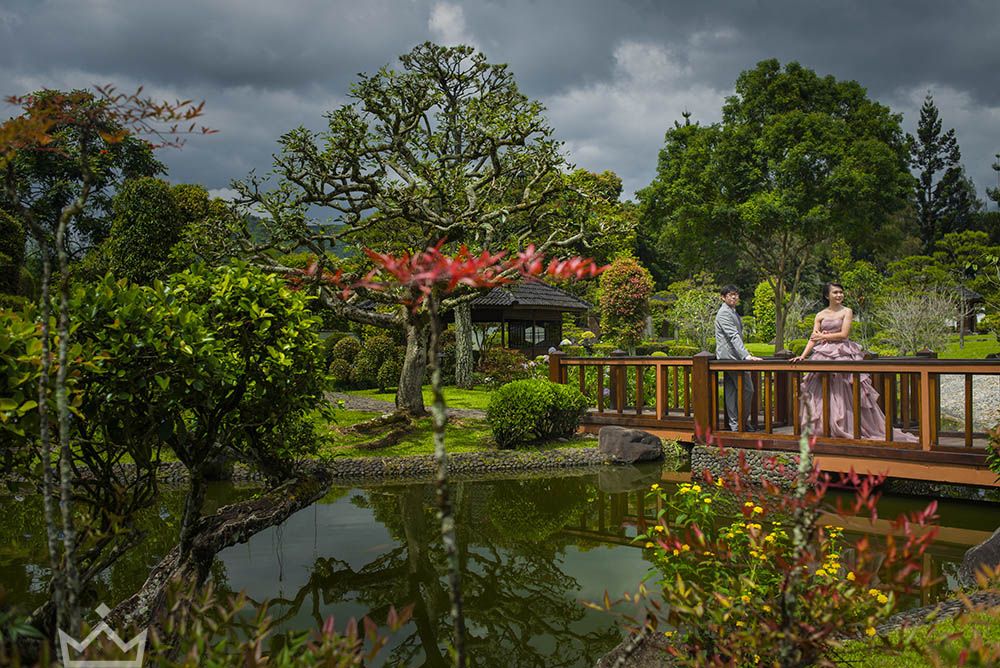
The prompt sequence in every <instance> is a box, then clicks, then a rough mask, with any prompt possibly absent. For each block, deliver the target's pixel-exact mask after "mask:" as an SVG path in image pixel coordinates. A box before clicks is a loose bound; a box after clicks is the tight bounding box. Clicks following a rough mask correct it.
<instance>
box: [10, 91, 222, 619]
mask: <svg viewBox="0 0 1000 668" xmlns="http://www.w3.org/2000/svg"><path fill="white" fill-rule="evenodd" d="M141 92H142V89H141V88H140V89H139V90H138V91H136V93H134V94H131V95H124V94H120V93H116V92H115V91H114V89H113V88H111V87H107V88H97V92H96V93H95V92H91V91H86V90H78V91H72V92H69V93H65V92H61V91H52V90H45V91H40V92H36V93H34V94H32V95H27V96H23V97H12V98H8V101H9V102H10V103H12V104H15V105H17V106H19V107H21V114H20V115H18V116H15V117H12V118H10V119H8V120H7V121H5V122H4V123H2V124H0V173H2V193H3V195H2V207H3V208H4V209H5V210H7V211H8V212H10V213H11V214H12V215H13V216H15V217H16V218H18V219H19V220H20V221H21V222H22V223H23V224H24V226H25V227H26V228H27V231H28V233H29V234H30V235H31V237H32V239H33V241H34V243H35V244H36V245H37V247H38V248H39V251H40V255H41V261H42V262H41V264H42V276H41V280H40V299H39V314H40V317H39V323H40V334H41V351H40V355H41V362H40V369H39V372H38V382H37V388H38V401H37V406H38V423H39V429H38V439H37V444H36V445H37V457H38V459H39V462H40V468H41V470H42V482H41V491H42V495H43V496H42V498H43V509H44V518H45V528H46V533H47V538H48V540H47V546H48V551H49V559H50V562H51V565H52V570H53V574H54V577H53V587H52V589H53V598H54V600H55V607H56V612H57V616H58V621H59V627H60V628H62V629H64V630H66V631H67V632H69V633H71V634H76V633H77V632H78V631H79V626H80V600H79V596H80V591H81V572H80V570H79V568H78V566H79V562H78V560H77V544H78V535H77V531H76V519H75V513H74V510H73V495H74V489H73V478H74V472H73V463H72V462H73V456H74V452H73V443H71V431H72V419H71V411H70V397H69V381H68V374H69V367H70V343H71V335H72V327H71V314H70V308H69V301H70V260H71V256H72V250H73V243H72V242H73V238H74V234H73V232H74V231H77V230H78V231H79V232H80V235H86V234H88V224H87V223H88V221H89V220H90V218H89V216H88V211H89V210H90V206H91V204H92V203H93V201H94V200H93V198H97V197H99V196H100V195H101V193H103V192H105V190H106V189H107V188H108V186H109V184H110V183H113V182H114V181H115V179H116V178H119V177H121V176H122V175H123V173H124V172H127V171H128V170H127V169H126V167H125V165H127V164H130V163H128V161H125V162H123V161H122V160H121V156H122V155H124V153H122V151H124V152H125V153H129V152H130V151H132V150H133V149H134V150H135V151H137V152H138V154H139V155H145V156H146V157H147V158H148V160H152V158H151V149H152V148H154V146H153V144H151V143H149V142H148V141H147V140H145V139H141V138H139V137H137V135H147V136H152V137H153V138H154V139H159V140H160V141H161V144H160V145H174V146H177V145H180V143H182V141H181V140H179V139H178V134H179V133H183V132H185V131H184V130H179V129H178V127H179V126H178V123H181V122H184V123H185V124H186V123H187V122H188V121H190V120H192V119H194V118H197V117H198V116H200V115H201V113H202V107H203V105H202V104H198V105H192V104H191V103H190V101H189V100H187V101H183V102H182V101H178V102H176V103H174V104H171V103H160V102H156V101H153V100H152V99H150V98H148V97H145V96H142V94H141ZM162 123H167V124H172V125H168V126H167V127H164V126H163V125H162ZM195 127H196V126H195V125H191V126H190V128H189V129H188V131H189V132H193V131H195ZM201 131H202V132H206V133H207V132H211V130H209V129H207V128H201ZM53 275H54V276H55V277H56V278H57V279H58V280H57V282H56V285H55V286H56V290H55V294H54V295H53V294H52V291H51V287H52V286H51V282H52V278H53ZM53 321H54V322H55V325H56V329H55V332H52V331H51V323H52V322H53ZM53 345H55V346H56V352H55V354H54V355H53V354H51V351H52V346H53ZM74 354H75V353H74ZM53 372H54V373H53ZM52 406H54V408H55V411H54V414H53V413H52V412H50V408H51V407H52ZM53 430H54V431H55V434H53ZM54 446H55V447H54Z"/></svg>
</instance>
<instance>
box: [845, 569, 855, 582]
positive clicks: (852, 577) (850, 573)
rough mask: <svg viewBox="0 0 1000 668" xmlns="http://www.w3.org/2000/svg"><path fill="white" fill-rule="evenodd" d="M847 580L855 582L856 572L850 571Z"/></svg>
mask: <svg viewBox="0 0 1000 668" xmlns="http://www.w3.org/2000/svg"><path fill="white" fill-rule="evenodd" d="M847 579H848V580H850V581H851V582H854V579H855V576H854V571H848V572H847Z"/></svg>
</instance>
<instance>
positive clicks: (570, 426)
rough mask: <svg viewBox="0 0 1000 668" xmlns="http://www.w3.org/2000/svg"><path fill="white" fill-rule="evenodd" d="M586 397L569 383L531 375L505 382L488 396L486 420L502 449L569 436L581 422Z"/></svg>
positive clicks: (585, 407) (585, 405)
mask: <svg viewBox="0 0 1000 668" xmlns="http://www.w3.org/2000/svg"><path fill="white" fill-rule="evenodd" d="M586 409H587V399H586V397H584V396H583V395H582V394H581V393H580V391H579V390H577V389H576V388H574V387H570V386H568V385H561V384H559V383H552V382H549V381H547V380H542V379H538V378H532V379H528V380H517V381H514V382H513V383H507V384H506V385H504V386H502V387H500V388H499V389H498V390H496V391H495V392H494V393H493V395H492V396H491V397H490V403H489V406H488V407H487V408H486V419H487V421H488V422H489V423H490V428H491V429H492V430H493V439H494V440H495V441H496V443H497V446H498V447H501V448H513V447H516V446H518V445H521V444H524V443H530V442H531V441H537V440H540V439H548V438H557V437H563V436H569V435H571V434H572V433H573V432H575V431H576V428H577V427H578V426H579V425H580V418H581V417H582V416H583V413H584V411H585V410H586Z"/></svg>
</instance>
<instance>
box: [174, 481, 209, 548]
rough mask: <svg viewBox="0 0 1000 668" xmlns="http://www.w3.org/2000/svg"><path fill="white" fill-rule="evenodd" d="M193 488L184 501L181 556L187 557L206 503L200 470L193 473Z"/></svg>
mask: <svg viewBox="0 0 1000 668" xmlns="http://www.w3.org/2000/svg"><path fill="white" fill-rule="evenodd" d="M190 484H191V488H190V489H189V490H188V495H187V497H185V499H184V515H183V516H182V517H181V536H180V556H181V557H182V558H184V557H187V556H188V554H189V553H190V551H191V544H192V541H193V540H194V536H195V527H196V526H197V524H198V520H199V519H200V518H201V508H202V505H203V504H204V502H205V482H204V479H203V474H202V472H201V470H200V469H195V470H193V471H191V483H190Z"/></svg>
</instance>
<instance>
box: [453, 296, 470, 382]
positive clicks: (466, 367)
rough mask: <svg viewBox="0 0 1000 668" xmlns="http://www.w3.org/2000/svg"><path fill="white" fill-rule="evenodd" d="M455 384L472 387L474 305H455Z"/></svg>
mask: <svg viewBox="0 0 1000 668" xmlns="http://www.w3.org/2000/svg"><path fill="white" fill-rule="evenodd" d="M455 385H457V386H458V387H463V388H465V389H471V388H472V305H471V304H470V303H469V302H462V303H461V304H459V305H458V306H456V307H455Z"/></svg>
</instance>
